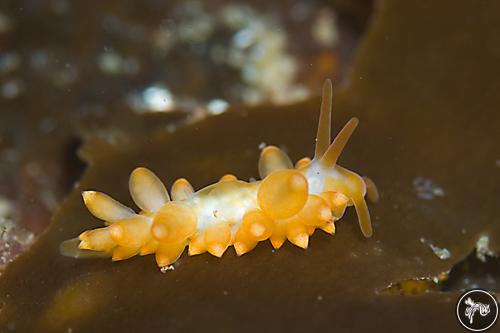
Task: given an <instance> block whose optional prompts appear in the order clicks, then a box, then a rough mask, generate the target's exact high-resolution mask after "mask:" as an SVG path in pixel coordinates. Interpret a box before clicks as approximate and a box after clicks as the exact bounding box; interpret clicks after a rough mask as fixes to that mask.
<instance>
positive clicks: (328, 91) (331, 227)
mask: <svg viewBox="0 0 500 333" xmlns="http://www.w3.org/2000/svg"><path fill="white" fill-rule="evenodd" d="M331 108H332V83H331V81H330V80H326V81H325V84H324V85H323V100H322V103H321V111H320V117H319V125H318V131H317V137H316V147H315V153H314V158H313V159H312V160H311V159H309V158H307V157H306V158H303V159H301V160H299V161H298V162H297V163H296V164H295V167H294V166H293V164H292V162H291V160H290V158H289V157H288V156H287V155H286V153H285V152H283V151H282V150H280V149H279V148H277V147H274V146H267V147H265V148H264V149H263V150H262V153H261V156H260V160H259V164H258V169H259V174H260V177H261V179H262V180H260V181H255V182H246V181H243V180H239V179H237V178H236V177H235V176H233V175H225V176H223V177H222V178H221V179H220V180H219V181H218V182H217V183H215V184H212V185H209V186H207V187H205V188H203V189H201V190H199V191H197V192H195V191H194V190H193V187H192V186H191V185H190V184H189V182H188V181H187V180H186V179H184V178H181V179H178V180H177V181H175V182H174V183H173V185H172V188H171V191H170V195H169V193H168V192H167V190H166V188H165V186H164V184H163V183H162V182H161V181H160V179H159V178H158V177H157V176H156V175H155V174H154V173H153V172H151V171H150V170H148V169H146V168H136V169H135V170H134V171H133V172H132V174H131V175H130V181H129V189H130V194H131V196H132V198H133V200H134V202H135V203H136V204H137V206H138V207H139V208H140V212H139V213H136V212H135V211H134V210H132V209H131V208H129V207H126V206H124V205H122V204H121V203H119V202H118V201H116V200H114V199H112V198H111V197H110V196H108V195H106V194H104V193H100V192H96V191H84V192H83V193H82V196H83V201H84V203H85V205H86V206H87V208H88V209H89V211H90V212H91V213H92V214H93V215H94V216H96V217H97V218H99V219H101V220H103V221H104V224H105V225H106V226H105V227H103V228H98V229H94V230H87V231H84V232H83V233H81V234H80V236H79V237H78V238H76V239H71V240H68V241H66V242H63V243H62V244H61V247H60V249H61V252H62V253H63V254H64V255H66V256H71V257H90V256H92V253H95V252H93V251H97V253H96V254H99V255H103V256H111V258H112V259H113V260H123V259H127V258H130V257H132V256H135V255H137V254H139V255H147V254H152V253H154V254H155V255H156V262H157V264H158V266H160V267H166V266H168V265H170V264H172V263H174V262H175V261H176V260H177V259H178V258H179V256H180V255H181V254H182V252H183V251H184V248H185V247H186V246H188V249H189V251H188V252H189V255H195V254H200V253H203V252H206V251H208V252H209V253H211V254H212V255H214V256H217V257H221V256H222V255H223V254H224V252H225V251H226V249H227V248H228V247H229V246H231V245H232V246H234V249H235V251H236V253H237V254H238V255H242V254H244V253H246V252H249V251H251V250H252V249H253V248H254V247H255V246H256V245H257V243H258V242H261V241H264V240H266V239H269V240H270V241H271V243H272V245H273V247H274V248H276V249H278V248H280V247H281V246H282V245H283V243H284V242H285V240H286V239H288V240H289V241H290V242H292V243H293V244H295V245H297V246H299V247H301V248H304V249H305V248H307V246H308V242H309V236H311V235H312V234H313V233H314V231H315V230H316V229H317V228H320V229H322V230H323V231H325V232H327V233H329V234H334V233H335V222H336V221H337V220H339V219H340V218H341V217H342V215H343V214H344V211H345V209H346V207H347V206H351V205H354V207H355V209H356V212H357V215H358V220H359V226H360V228H361V232H362V233H363V235H364V236H365V237H370V236H371V235H372V225H371V221H370V214H369V212H368V207H367V205H366V202H365V199H364V197H365V195H366V196H367V197H368V198H369V199H371V200H372V201H376V200H377V198H378V192H377V189H376V187H375V184H374V183H373V182H372V181H371V180H370V179H368V178H366V177H361V176H359V175H358V174H356V173H354V172H352V171H349V170H347V169H345V168H343V167H341V166H339V165H338V164H337V159H338V158H339V156H340V154H341V153H342V150H343V149H344V147H345V145H346V143H347V141H348V140H349V137H350V136H351V134H352V133H353V131H354V129H355V128H356V126H357V125H358V119H356V118H351V119H350V120H349V121H348V122H347V124H346V125H345V126H344V128H343V129H342V130H341V131H340V133H339V134H338V135H337V137H336V138H335V139H334V140H333V142H330V128H331ZM88 250H91V251H88Z"/></svg>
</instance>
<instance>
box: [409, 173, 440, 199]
mask: <svg viewBox="0 0 500 333" xmlns="http://www.w3.org/2000/svg"><path fill="white" fill-rule="evenodd" d="M413 188H414V189H415V191H416V192H417V195H418V197H419V198H421V199H424V200H432V199H434V197H443V196H444V190H443V189H442V188H441V187H439V186H437V185H436V184H434V183H433V182H432V180H431V179H429V178H425V177H422V176H419V177H417V178H415V179H414V180H413Z"/></svg>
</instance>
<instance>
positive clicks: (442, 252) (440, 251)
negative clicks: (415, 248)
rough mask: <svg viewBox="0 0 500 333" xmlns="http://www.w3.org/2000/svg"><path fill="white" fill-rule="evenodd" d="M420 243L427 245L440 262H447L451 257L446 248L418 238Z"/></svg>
mask: <svg viewBox="0 0 500 333" xmlns="http://www.w3.org/2000/svg"><path fill="white" fill-rule="evenodd" d="M420 243H422V244H426V245H428V246H429V247H430V248H431V250H432V252H434V254H435V255H436V256H437V257H438V258H439V259H441V260H448V259H450V257H451V252H450V250H448V249H447V248H443V247H439V246H436V245H434V244H432V243H431V242H430V241H428V240H426V239H425V238H424V237H420Z"/></svg>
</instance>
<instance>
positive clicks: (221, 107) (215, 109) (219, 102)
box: [207, 98, 229, 115]
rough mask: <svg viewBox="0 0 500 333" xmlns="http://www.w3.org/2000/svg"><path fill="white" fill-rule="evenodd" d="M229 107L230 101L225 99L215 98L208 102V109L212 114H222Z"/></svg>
mask: <svg viewBox="0 0 500 333" xmlns="http://www.w3.org/2000/svg"><path fill="white" fill-rule="evenodd" d="M228 108H229V103H228V102H226V101H225V100H223V99H219V98H217V99H213V100H211V101H210V102H208V104H207V111H208V113H210V114H214V115H216V114H221V113H224V112H226V110H227V109H228Z"/></svg>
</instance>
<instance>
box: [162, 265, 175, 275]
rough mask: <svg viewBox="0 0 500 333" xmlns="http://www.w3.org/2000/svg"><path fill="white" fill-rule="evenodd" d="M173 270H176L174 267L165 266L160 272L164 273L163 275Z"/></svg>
mask: <svg viewBox="0 0 500 333" xmlns="http://www.w3.org/2000/svg"><path fill="white" fill-rule="evenodd" d="M173 270H175V267H174V265H168V266H163V267H162V268H160V272H162V273H163V274H165V273H167V272H168V271H173Z"/></svg>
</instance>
